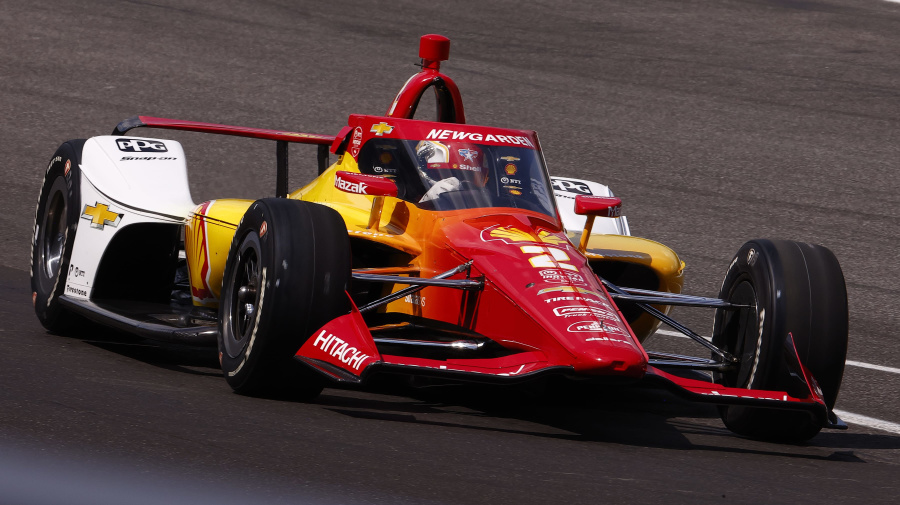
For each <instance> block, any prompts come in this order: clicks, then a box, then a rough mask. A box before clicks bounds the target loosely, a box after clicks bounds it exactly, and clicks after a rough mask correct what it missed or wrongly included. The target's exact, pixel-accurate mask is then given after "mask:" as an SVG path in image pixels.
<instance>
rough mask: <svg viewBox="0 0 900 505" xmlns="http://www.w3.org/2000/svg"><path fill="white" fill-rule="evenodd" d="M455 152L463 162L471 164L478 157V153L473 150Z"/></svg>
mask: <svg viewBox="0 0 900 505" xmlns="http://www.w3.org/2000/svg"><path fill="white" fill-rule="evenodd" d="M457 152H458V153H459V155H460V156H462V158H463V159H464V160H466V161H471V162H472V163H475V161H476V160H475V158H477V157H478V151H476V150H475V149H459V150H457Z"/></svg>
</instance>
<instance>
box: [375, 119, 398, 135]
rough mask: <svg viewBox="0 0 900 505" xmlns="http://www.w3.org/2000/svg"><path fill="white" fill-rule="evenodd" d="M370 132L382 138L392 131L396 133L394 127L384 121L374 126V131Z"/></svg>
mask: <svg viewBox="0 0 900 505" xmlns="http://www.w3.org/2000/svg"><path fill="white" fill-rule="evenodd" d="M369 131H370V132H372V133H374V134H375V135H377V136H379V137H381V136H382V135H384V134H385V133H391V132H392V131H394V127H393V126H391V125H389V124H387V123H385V122H384V121H382V122H380V123H378V124H373V125H372V129H371V130H369Z"/></svg>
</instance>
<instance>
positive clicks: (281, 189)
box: [111, 116, 336, 198]
mask: <svg viewBox="0 0 900 505" xmlns="http://www.w3.org/2000/svg"><path fill="white" fill-rule="evenodd" d="M141 127H149V128H163V129H168V130H184V131H192V132H200V133H215V134H219V135H235V136H238V137H250V138H256V139H266V140H274V141H275V159H276V175H275V196H277V197H280V198H284V197H286V196H287V194H288V142H294V143H299V144H316V145H318V155H317V157H318V164H319V173H320V174H321V173H322V172H324V171H325V170H326V169H327V168H328V165H329V163H328V150H329V146H331V145H332V144H333V143H334V141H335V139H336V137H334V136H333V135H319V134H316V133H299V132H288V131H281V130H267V129H263V128H248V127H245V126H229V125H223V124H215V123H201V122H198V121H183V120H180V119H166V118H162V117H152V116H134V117H132V118H128V119H126V120H124V121H122V122H121V123H119V124H118V125H116V128H115V129H114V130H113V132H112V134H111V135H117V136H122V135H125V134H126V133H127V132H128V131H130V130H132V129H134V128H141Z"/></svg>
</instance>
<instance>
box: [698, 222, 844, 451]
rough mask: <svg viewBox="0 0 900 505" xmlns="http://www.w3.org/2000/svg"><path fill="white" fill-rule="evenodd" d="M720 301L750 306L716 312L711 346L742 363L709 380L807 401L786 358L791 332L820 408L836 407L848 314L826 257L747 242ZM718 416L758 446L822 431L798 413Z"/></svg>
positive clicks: (749, 411)
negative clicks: (757, 441) (820, 397)
mask: <svg viewBox="0 0 900 505" xmlns="http://www.w3.org/2000/svg"><path fill="white" fill-rule="evenodd" d="M719 297H720V298H722V299H725V300H728V301H731V302H734V303H739V304H747V305H751V306H752V308H750V309H740V310H722V309H719V310H717V311H716V318H715V326H714V329H713V344H715V345H716V346H718V347H719V348H720V349H724V350H727V351H728V352H730V353H732V354H733V355H734V356H736V357H737V358H739V359H740V365H739V367H738V369H737V370H735V371H733V372H729V373H719V374H714V376H713V379H714V381H715V382H717V383H719V384H723V385H726V386H730V387H738V388H747V389H764V390H777V391H787V392H788V393H789V394H791V395H792V396H795V397H804V398H805V397H806V396H807V395H808V394H809V390H808V387H807V386H806V385H805V383H804V382H802V380H800V379H798V378H797V377H796V376H792V375H791V371H790V369H789V367H788V365H787V362H786V359H787V358H786V356H785V355H784V352H785V351H784V349H785V339H786V337H787V335H788V333H790V334H791V335H792V336H793V338H794V343H795V345H796V347H797V352H798V353H799V356H800V361H801V362H802V363H803V364H804V365H805V366H806V367H807V368H808V369H809V371H810V373H811V374H812V376H813V377H814V378H815V379H816V382H818V384H819V386H820V387H821V389H822V392H823V397H824V400H825V403H826V405H827V406H828V408H829V409H831V408H833V407H834V403H835V401H836V400H837V395H838V391H839V389H840V385H841V379H842V377H843V373H844V361H845V360H846V356H847V336H848V313H847V290H846V287H845V284H844V275H843V273H842V271H841V267H840V265H839V264H838V261H837V258H835V256H834V254H833V253H832V252H831V251H829V250H828V249H826V248H825V247H822V246H819V245H813V244H804V243H798V242H792V241H787V240H753V241H750V242H747V243H746V244H744V246H743V247H741V249H740V250H739V251H738V253H737V255H736V256H735V257H734V260H733V261H732V263H731V266H730V267H729V268H728V272H727V273H726V275H725V280H724V281H723V283H722V289H721V291H720V292H719ZM720 413H721V415H722V420H723V422H724V423H725V425H726V426H727V427H728V428H729V429H730V430H731V431H733V432H735V433H737V434H740V435H744V436H748V437H752V438H758V439H764V440H772V441H779V442H791V443H798V442H803V441H805V440H808V439H810V438H812V437H813V436H815V435H816V434H817V433H818V432H819V430H821V428H822V426H820V425H819V424H818V423H817V422H816V421H814V420H813V418H812V417H811V416H810V415H808V414H807V413H804V412H791V411H786V410H774V409H760V408H750V407H735V406H729V407H721V408H720Z"/></svg>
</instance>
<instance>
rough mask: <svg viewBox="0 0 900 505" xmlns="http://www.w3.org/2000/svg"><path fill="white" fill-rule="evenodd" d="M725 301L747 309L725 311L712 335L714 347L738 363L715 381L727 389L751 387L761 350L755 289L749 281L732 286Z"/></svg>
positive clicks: (718, 375) (719, 375)
mask: <svg viewBox="0 0 900 505" xmlns="http://www.w3.org/2000/svg"><path fill="white" fill-rule="evenodd" d="M728 300H729V301H730V302H731V303H735V304H740V305H746V306H747V308H742V309H738V310H732V311H728V312H727V313H725V314H724V316H723V319H722V324H721V326H720V328H719V329H718V331H716V333H715V336H716V338H715V341H716V342H714V343H716V345H718V346H719V347H720V348H722V349H723V350H726V351H728V352H729V353H731V354H732V355H733V356H735V357H737V358H738V359H739V360H740V363H739V365H738V366H737V368H736V369H735V370H734V371H731V372H725V373H722V374H717V382H719V383H722V384H725V385H726V386H730V387H741V388H750V387H751V384H752V382H753V380H754V378H755V374H756V368H757V363H758V361H759V348H760V341H759V340H760V331H759V325H760V317H759V313H758V309H757V307H758V303H757V296H756V290H755V289H754V288H753V284H752V283H751V282H749V281H748V280H743V281H740V282H738V283H736V284H735V286H734V288H733V289H732V290H731V293H730V296H729V297H728Z"/></svg>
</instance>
